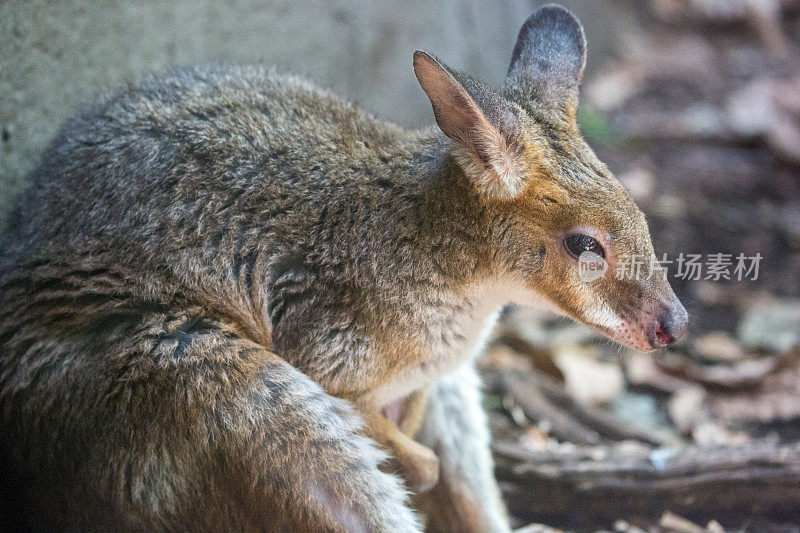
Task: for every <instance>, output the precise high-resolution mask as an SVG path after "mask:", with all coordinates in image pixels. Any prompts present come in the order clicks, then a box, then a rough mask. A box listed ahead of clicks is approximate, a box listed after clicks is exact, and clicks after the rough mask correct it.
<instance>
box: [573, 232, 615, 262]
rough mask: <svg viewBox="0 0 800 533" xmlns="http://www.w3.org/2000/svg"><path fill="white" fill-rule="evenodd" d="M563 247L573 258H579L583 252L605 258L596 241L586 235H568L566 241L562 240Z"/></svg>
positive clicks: (604, 253)
mask: <svg viewBox="0 0 800 533" xmlns="http://www.w3.org/2000/svg"><path fill="white" fill-rule="evenodd" d="M564 247H565V248H566V249H567V251H568V252H569V253H570V255H572V256H573V257H576V258H577V257H580V255H581V254H582V253H583V252H592V253H594V254H597V255H599V256H600V257H605V256H606V252H605V250H603V247H602V246H601V245H600V243H599V242H597V239H595V238H594V237H589V236H588V235H582V234H580V233H579V234H576V235H570V236H569V237H567V238H566V239H564Z"/></svg>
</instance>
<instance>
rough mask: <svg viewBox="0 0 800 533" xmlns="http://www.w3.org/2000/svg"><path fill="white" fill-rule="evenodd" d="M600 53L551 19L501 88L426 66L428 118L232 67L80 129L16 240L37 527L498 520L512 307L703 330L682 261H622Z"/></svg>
mask: <svg viewBox="0 0 800 533" xmlns="http://www.w3.org/2000/svg"><path fill="white" fill-rule="evenodd" d="M584 62H585V38H584V34H583V30H582V28H581V27H580V24H579V23H578V22H577V20H576V19H575V18H574V17H573V16H572V15H571V14H570V13H569V12H568V11H566V10H565V9H563V8H560V7H555V6H547V7H544V8H542V9H540V10H538V11H536V12H535V13H534V14H533V15H532V16H531V17H530V18H529V19H528V20H527V22H525V25H524V26H523V27H522V30H521V31H520V34H519V39H518V41H517V44H516V46H515V48H514V51H513V55H512V58H511V64H510V67H509V69H508V75H507V77H506V79H505V81H504V82H503V85H502V87H501V88H500V89H499V90H495V89H492V88H490V87H489V86H487V85H486V84H484V83H481V82H480V81H477V80H475V79H473V78H471V77H469V76H467V75H465V74H462V73H460V72H458V71H456V70H454V69H452V68H450V67H447V66H446V65H444V64H443V63H442V62H441V61H439V60H438V59H436V58H434V57H433V56H431V55H428V54H426V53H424V52H416V53H415V54H414V72H415V73H416V76H417V79H418V80H419V83H420V85H421V87H422V89H423V90H424V92H425V94H426V95H427V96H428V98H429V99H430V102H431V104H432V106H433V114H434V116H435V118H436V123H437V124H438V129H435V128H431V129H427V130H424V131H417V132H410V131H406V130H403V129H401V128H399V127H397V126H394V125H392V124H388V123H386V122H382V121H379V120H377V119H375V118H373V117H372V116H370V115H368V114H367V113H365V112H364V111H362V110H360V109H359V108H357V107H355V106H353V105H351V104H348V103H345V102H342V101H341V100H339V99H337V98H336V97H335V96H333V95H331V94H329V93H326V92H324V91H320V90H318V89H316V88H314V87H313V86H311V85H310V84H308V83H306V82H305V81H302V80H300V79H298V78H296V77H291V76H282V75H278V74H276V73H275V72H273V71H271V70H268V69H266V68H261V67H222V66H217V67H207V68H196V69H188V70H177V71H173V72H171V73H167V74H163V75H157V76H152V77H148V78H146V79H144V80H143V81H142V82H140V83H139V84H136V85H131V86H129V87H127V88H124V89H122V90H120V91H118V92H115V93H112V94H108V95H106V96H103V97H101V98H100V99H98V100H97V101H96V102H95V103H94V104H92V105H90V106H89V107H87V108H86V109H85V110H84V111H83V112H82V113H81V114H79V115H78V116H77V117H76V118H74V119H72V120H71V121H69V122H68V123H67V124H66V126H65V127H64V128H63V129H62V131H61V133H60V134H59V135H58V136H57V137H56V139H55V140H54V141H53V143H52V145H51V146H50V148H49V149H48V150H47V152H46V153H45V155H44V157H43V160H42V163H41V164H40V166H39V167H38V169H37V170H36V171H35V172H34V175H33V180H34V185H33V187H32V188H31V190H30V191H29V192H28V193H27V194H26V195H25V196H24V197H23V198H22V199H21V200H20V201H19V203H18V205H17V208H16V210H15V212H14V214H13V215H12V217H11V219H10V226H9V229H8V232H7V234H6V236H5V238H4V240H3V242H2V245H1V246H2V256H0V365H1V366H0V445H1V446H2V450H1V451H2V466H3V469H4V472H3V473H4V474H6V475H4V476H2V478H3V479H2V483H3V484H4V485H5V487H4V488H5V489H6V491H7V492H8V494H9V495H11V496H13V497H14V502H15V503H16V506H15V507H14V511H15V512H16V513H18V514H17V515H16V516H17V519H18V520H20V521H23V522H24V523H26V524H28V525H33V526H35V527H38V528H70V529H72V528H78V529H84V528H85V529H105V528H112V527H113V528H120V529H147V530H149V529H170V530H172V529H221V530H232V529H233V530H270V531H287V530H290V531H315V530H325V531H376V532H387V531H402V532H408V531H419V530H421V528H422V524H423V523H424V524H426V527H427V528H429V529H430V530H438V531H442V530H447V531H459V532H463V531H508V527H509V526H508V522H507V519H506V516H505V513H504V511H503V507H502V504H501V502H500V497H499V491H498V488H497V485H496V482H495V481H494V477H493V473H492V461H491V455H490V453H489V447H488V442H489V437H488V431H487V424H486V418H485V415H484V413H483V411H482V409H481V405H480V394H479V382H478V379H477V376H476V373H475V371H474V368H473V361H474V358H475V357H476V355H477V354H479V353H480V351H481V349H482V346H483V343H484V341H485V339H486V338H487V335H488V333H489V332H490V331H491V329H492V327H493V325H494V321H495V319H496V317H497V315H498V313H499V310H500V309H501V307H502V306H504V305H505V304H507V303H509V302H516V303H519V304H523V305H528V304H530V305H540V304H546V305H548V306H549V307H551V308H553V309H555V310H557V311H558V312H561V313H562V314H564V315H567V316H570V317H572V318H573V319H575V320H578V321H580V322H583V323H585V324H588V325H590V326H592V327H594V328H596V329H597V330H599V331H601V332H602V333H603V334H605V335H607V336H608V337H609V338H611V339H613V340H616V341H618V342H620V343H622V344H625V345H628V346H632V347H635V348H638V349H641V350H650V349H653V348H657V347H660V346H663V345H665V344H667V343H669V342H671V341H673V340H674V339H675V338H677V337H679V336H680V335H681V334H682V333H683V331H684V330H685V328H686V322H687V315H686V311H685V310H684V309H683V307H682V306H681V304H680V303H679V302H678V300H677V298H676V297H675V295H674V293H673V292H672V290H671V288H670V287H669V284H668V283H667V281H666V277H665V276H664V275H663V272H660V271H657V272H656V273H655V275H653V276H650V277H647V278H643V279H627V278H625V279H619V278H618V277H616V276H615V275H614V272H615V268H614V267H615V265H616V264H617V262H618V261H619V258H621V257H623V256H627V255H633V256H639V257H643V258H647V259H649V258H651V257H653V247H652V243H651V241H650V236H649V232H648V227H647V224H646V222H645V218H644V216H643V215H642V213H641V211H640V210H639V209H638V208H637V207H636V205H635V204H634V202H633V201H632V199H631V197H630V196H629V194H628V193H627V192H626V191H625V189H624V188H623V187H622V186H621V185H620V183H619V182H618V181H617V180H616V179H615V178H614V177H613V176H612V175H611V173H610V172H609V171H608V169H607V168H606V167H605V166H604V165H603V164H602V163H601V162H600V161H598V160H597V158H596V157H595V155H594V153H593V152H592V150H591V149H590V148H589V147H588V146H587V145H586V143H585V142H584V141H583V140H582V139H581V136H580V132H579V130H578V126H577V123H576V108H577V105H578V100H577V98H578V84H579V82H580V79H581V75H582V73H583V69H584ZM585 252H592V253H593V254H595V256H593V257H596V256H599V257H600V258H602V259H603V260H604V261H605V262H607V264H608V267H609V268H608V271H607V272H606V273H605V274H604V275H601V276H600V277H599V279H596V280H594V281H585V280H584V279H583V278H582V276H580V275H579V269H578V258H579V256H581V254H583V253H585ZM375 441H378V442H380V443H381V444H383V445H384V447H385V449H386V451H387V452H388V453H389V454H391V455H392V456H394V457H395V458H396V459H397V461H398V467H399V468H400V472H401V473H402V474H403V476H404V477H405V478H406V480H407V481H408V482H409V484H410V485H411V486H413V488H415V489H418V490H417V491H416V492H418V494H415V495H413V496H412V497H411V498H409V497H408V495H407V493H406V489H405V487H404V486H403V482H402V480H401V478H399V477H398V476H397V475H395V473H394V472H393V469H391V468H386V467H385V466H384V465H385V464H386V463H385V460H386V457H387V456H386V455H385V453H384V451H382V450H381V449H380V447H378V446H376V443H375ZM431 485H432V488H431V487H430V486H431ZM429 488H430V490H428V491H426V492H424V489H429Z"/></svg>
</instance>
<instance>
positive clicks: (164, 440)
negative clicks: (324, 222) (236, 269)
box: [9, 315, 421, 532]
mask: <svg viewBox="0 0 800 533" xmlns="http://www.w3.org/2000/svg"><path fill="white" fill-rule="evenodd" d="M129 326H130V327H128V326H127V325H126V329H125V333H126V335H125V337H118V340H116V341H115V342H114V343H108V342H106V343H105V344H104V347H103V348H98V351H95V352H88V351H87V352H86V353H91V357H83V356H81V357H80V361H85V362H78V363H75V364H76V365H80V368H78V366H76V367H75V368H74V369H70V368H67V369H63V368H62V367H63V366H64V365H61V366H58V367H56V366H55V365H53V366H45V367H42V368H43V369H42V370H41V371H40V372H38V373H37V374H36V375H35V376H36V380H37V381H36V382H35V383H32V385H31V386H35V387H37V388H38V389H39V390H47V391H48V395H44V394H40V395H38V396H37V395H32V394H28V395H26V396H25V397H24V398H26V399H28V400H29V401H31V402H34V401H37V402H38V401H39V398H44V397H45V396H46V398H47V399H48V401H47V402H46V403H39V404H36V405H33V404H31V405H25V406H22V407H20V409H23V408H24V409H26V410H34V409H35V411H36V412H37V413H39V416H40V417H41V418H40V419H41V420H42V421H52V424H51V425H50V426H42V427H41V429H38V426H37V427H31V425H30V424H28V425H16V426H14V428H15V429H14V431H15V432H17V433H20V434H22V433H23V432H25V435H26V438H25V439H22V438H20V439H19V440H20V441H21V442H27V441H31V442H43V443H46V442H49V441H48V440H46V439H48V438H51V435H52V434H54V433H55V432H60V433H59V435H60V438H61V439H62V441H63V442H64V443H65V444H64V445H62V446H61V448H59V450H60V453H59V454H57V455H54V454H48V453H47V450H48V448H47V447H46V446H44V447H43V446H39V447H36V448H31V449H29V450H27V451H25V452H22V453H24V454H25V455H26V456H27V458H28V460H30V461H34V462H38V463H39V464H46V465H47V469H48V471H49V472H56V473H58V472H71V474H70V475H69V476H68V477H67V476H58V475H56V474H53V482H52V483H51V485H53V489H52V492H53V495H54V496H53V498H52V501H50V502H46V501H43V502H42V503H43V504H47V505H49V506H50V508H51V509H49V510H48V513H49V515H50V516H52V517H53V521H54V523H58V524H62V525H63V526H64V528H66V529H73V528H77V529H83V528H90V529H94V528H98V527H100V528H103V529H105V528H108V529H136V530H139V529H142V530H153V529H156V530H162V529H167V530H175V529H179V530H183V529H190V530H240V531H241V530H267V531H281V532H283V531H298V532H306V531H334V532H354V531H355V532H367V531H369V532H372V531H374V532H395V531H403V532H406V531H410V532H414V531H420V530H421V528H420V525H419V521H418V519H417V517H416V515H415V514H414V512H413V511H412V510H411V509H410V507H409V506H408V505H407V503H406V493H405V491H404V490H403V487H402V484H401V481H400V479H399V478H397V477H396V476H393V475H390V474H387V473H384V472H382V471H381V470H380V469H379V468H378V466H379V463H380V462H381V461H383V460H384V459H385V457H386V455H385V454H384V453H383V452H382V451H380V450H379V449H378V448H377V446H376V445H375V443H374V442H373V441H371V440H369V439H368V438H366V437H364V436H363V435H362V434H360V430H361V418H360V417H359V416H358V414H357V413H356V412H355V409H354V408H353V407H352V406H351V404H349V403H347V402H345V401H343V400H339V399H336V398H333V397H331V396H329V395H328V394H326V393H325V392H324V391H323V390H322V388H321V387H320V386H319V385H317V384H316V383H314V382H313V381H312V380H310V379H309V378H308V377H307V376H305V375H304V374H302V373H301V372H299V371H297V370H296V369H294V368H293V367H291V366H290V365H288V364H287V363H286V362H285V361H283V360H282V359H281V358H279V357H278V356H276V355H275V354H273V353H270V352H268V351H266V350H265V349H263V348H262V347H260V346H259V345H257V344H254V343H252V342H249V341H245V340H242V339H240V338H238V337H237V336H236V334H235V332H233V331H231V330H219V329H218V324H217V323H215V322H214V321H211V320H207V319H205V318H199V317H196V316H174V315H169V316H164V317H153V318H148V319H146V320H143V321H142V322H138V321H137V323H136V324H135V325H134V324H130V325H129ZM106 340H107V339H106ZM99 350H103V351H99ZM45 357H46V356H45ZM73 361H78V358H75V359H72V360H68V362H70V364H73V363H72V362H73ZM40 366H41V365H40ZM49 372H59V373H58V374H56V373H52V374H48V373H49ZM65 375H66V376H68V377H69V380H67V379H66V378H65V377H64V376H65ZM56 395H58V396H56ZM74 398H79V399H80V398H90V399H94V398H103V399H104V401H102V402H99V401H87V402H86V403H84V404H79V405H81V409H82V410H81V411H80V416H75V415H74V409H75V407H74V406H75V400H74ZM70 399H72V402H70V401H69V400H70ZM9 405H12V404H9ZM13 405H14V406H16V405H18V404H13ZM15 408H16V407H15ZM19 418H21V416H20V417H16V418H15V419H19ZM97 421H102V431H100V430H99V429H98V427H99V426H96V424H98V422H97ZM48 423H50V422H48ZM67 445H69V446H67ZM59 479H70V480H75V481H74V482H72V481H71V482H70V485H68V486H67V485H54V484H55V483H56V482H57V480H59ZM42 488H43V490H44V489H47V490H50V488H49V487H48V486H47V485H46V480H42ZM42 509H43V508H42Z"/></svg>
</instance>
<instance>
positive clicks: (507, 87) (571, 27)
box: [503, 5, 586, 118]
mask: <svg viewBox="0 0 800 533" xmlns="http://www.w3.org/2000/svg"><path fill="white" fill-rule="evenodd" d="M585 65H586V36H585V35H584V33H583V28H582V27H581V23H580V22H578V19H576V18H575V16H574V15H573V14H572V13H570V12H569V11H567V10H566V9H565V8H563V7H561V6H556V5H548V6H544V7H542V8H540V9H538V10H537V11H536V12H534V13H533V14H532V15H531V16H530V17H528V20H526V21H525V24H523V25H522V29H520V31H519V37H518V38H517V44H516V46H514V52H513V53H512V55H511V64H510V65H509V67H508V75H507V76H506V80H505V82H504V83H503V94H504V95H505V96H506V98H509V99H510V100H512V101H515V102H517V103H518V104H520V105H523V106H524V107H528V105H527V104H529V103H530V102H531V101H534V102H536V103H537V104H540V105H543V106H545V107H546V108H559V109H562V110H564V111H566V112H567V114H568V116H571V117H573V118H574V114H575V110H576V109H577V106H578V85H579V84H580V81H581V77H582V76H583V69H584V67H585Z"/></svg>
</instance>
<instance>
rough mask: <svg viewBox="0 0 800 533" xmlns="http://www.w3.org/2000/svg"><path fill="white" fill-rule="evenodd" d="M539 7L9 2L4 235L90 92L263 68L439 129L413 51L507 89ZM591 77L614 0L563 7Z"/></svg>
mask: <svg viewBox="0 0 800 533" xmlns="http://www.w3.org/2000/svg"><path fill="white" fill-rule="evenodd" d="M541 3H542V2H538V1H527V0H507V1H480V0H468V1H463V2H459V1H455V0H450V1H433V0H429V1H418V0H417V1H415V0H407V1H401V0H393V1H382V2H355V1H344V0H340V1H324V0H313V1H304V2H291V1H286V0H264V1H254V0H251V1H245V0H237V1H225V2H223V1H214V0H196V1H189V0H181V1H174V2H161V1H152V2H143V1H132V2H124V1H119V2H115V1H108V2H100V1H89V0H84V1H73V2H55V1H32V2H28V1H8V0H6V1H2V0H0V129H1V130H2V140H1V141H0V225H2V220H3V218H4V217H5V215H6V213H7V212H8V210H9V208H10V207H11V205H12V203H13V201H14V199H15V198H16V196H17V195H18V194H19V192H20V191H21V190H22V188H23V187H24V185H25V180H26V175H27V173H28V172H29V171H30V169H31V167H32V166H33V165H34V164H35V163H36V161H37V158H38V157H39V154H40V153H41V151H42V150H43V148H44V147H45V146H46V144H47V142H48V140H49V139H50V138H51V137H52V136H53V134H54V133H55V132H56V130H57V129H58V127H59V125H60V124H61V122H62V121H63V120H64V119H66V118H67V117H68V116H69V115H70V114H72V113H74V111H75V109H76V107H77V106H78V105H79V104H80V103H81V102H84V101H86V100H88V99H90V98H91V96H92V94H93V93H95V92H97V91H99V90H103V89H104V88H110V87H113V86H114V85H117V84H120V83H122V82H124V81H126V80H135V79H136V78H137V77H138V76H139V75H141V74H142V73H144V72H146V71H150V70H156V69H159V68H163V67H165V66H169V65H175V64H178V65H181V64H192V63H201V62H207V61H216V60H221V61H226V62H232V63H249V62H258V61H264V62H266V63H269V64H274V65H277V66H278V67H280V68H282V69H285V70H288V71H292V72H296V73H300V74H304V75H306V76H308V77H309V78H311V79H312V80H314V81H316V82H317V83H318V84H319V85H321V86H324V87H327V88H331V89H333V90H334V91H336V92H338V93H339V94H341V95H343V96H344V97H346V98H348V99H351V100H355V101H357V102H358V103H359V104H361V105H362V107H364V108H366V109H367V110H369V111H370V112H373V113H375V114H377V115H378V116H380V117H383V118H387V119H390V120H393V121H396V122H399V123H401V124H403V125H406V126H412V127H415V126H421V125H424V124H428V123H430V122H431V121H432V116H431V112H430V107H429V105H428V102H427V101H426V99H425V97H424V95H423V93H422V91H421V90H420V89H419V87H418V86H417V83H416V79H415V78H414V75H413V71H412V68H411V55H412V53H413V51H414V50H415V49H418V48H419V49H424V50H427V51H431V52H433V53H435V54H436V55H438V56H439V57H440V58H442V59H443V60H444V61H446V62H448V63H449V64H451V65H452V66H455V67H457V68H461V69H464V70H466V71H468V72H470V73H472V74H473V75H476V76H480V77H483V78H484V79H485V80H487V81H489V82H491V83H493V84H495V85H496V84H499V83H500V81H501V80H502V77H503V75H504V74H505V69H506V67H507V64H508V60H509V58H510V53H511V49H512V48H513V45H514V41H515V39H516V33H517V31H518V29H519V27H520V25H521V24H522V22H523V21H524V20H525V18H526V17H527V16H528V15H529V14H530V13H531V12H532V11H533V10H534V9H535V8H536V7H537V6H538V5H539V4H541ZM562 3H563V4H564V5H566V6H568V7H570V8H572V9H573V10H575V11H576V12H577V14H578V15H579V16H580V17H581V18H582V19H583V20H584V21H585V23H586V27H587V33H588V35H589V40H590V68H591V67H596V66H597V65H598V64H599V63H600V60H599V58H601V57H603V56H604V55H605V52H606V51H607V49H608V48H609V47H611V46H613V42H610V41H609V38H608V37H609V35H610V33H611V32H610V28H612V27H613V24H614V23H615V20H616V19H617V17H618V16H619V13H618V12H617V11H612V10H610V8H609V5H610V0H608V1H607V0H603V1H598V0H566V1H563V2H562Z"/></svg>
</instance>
